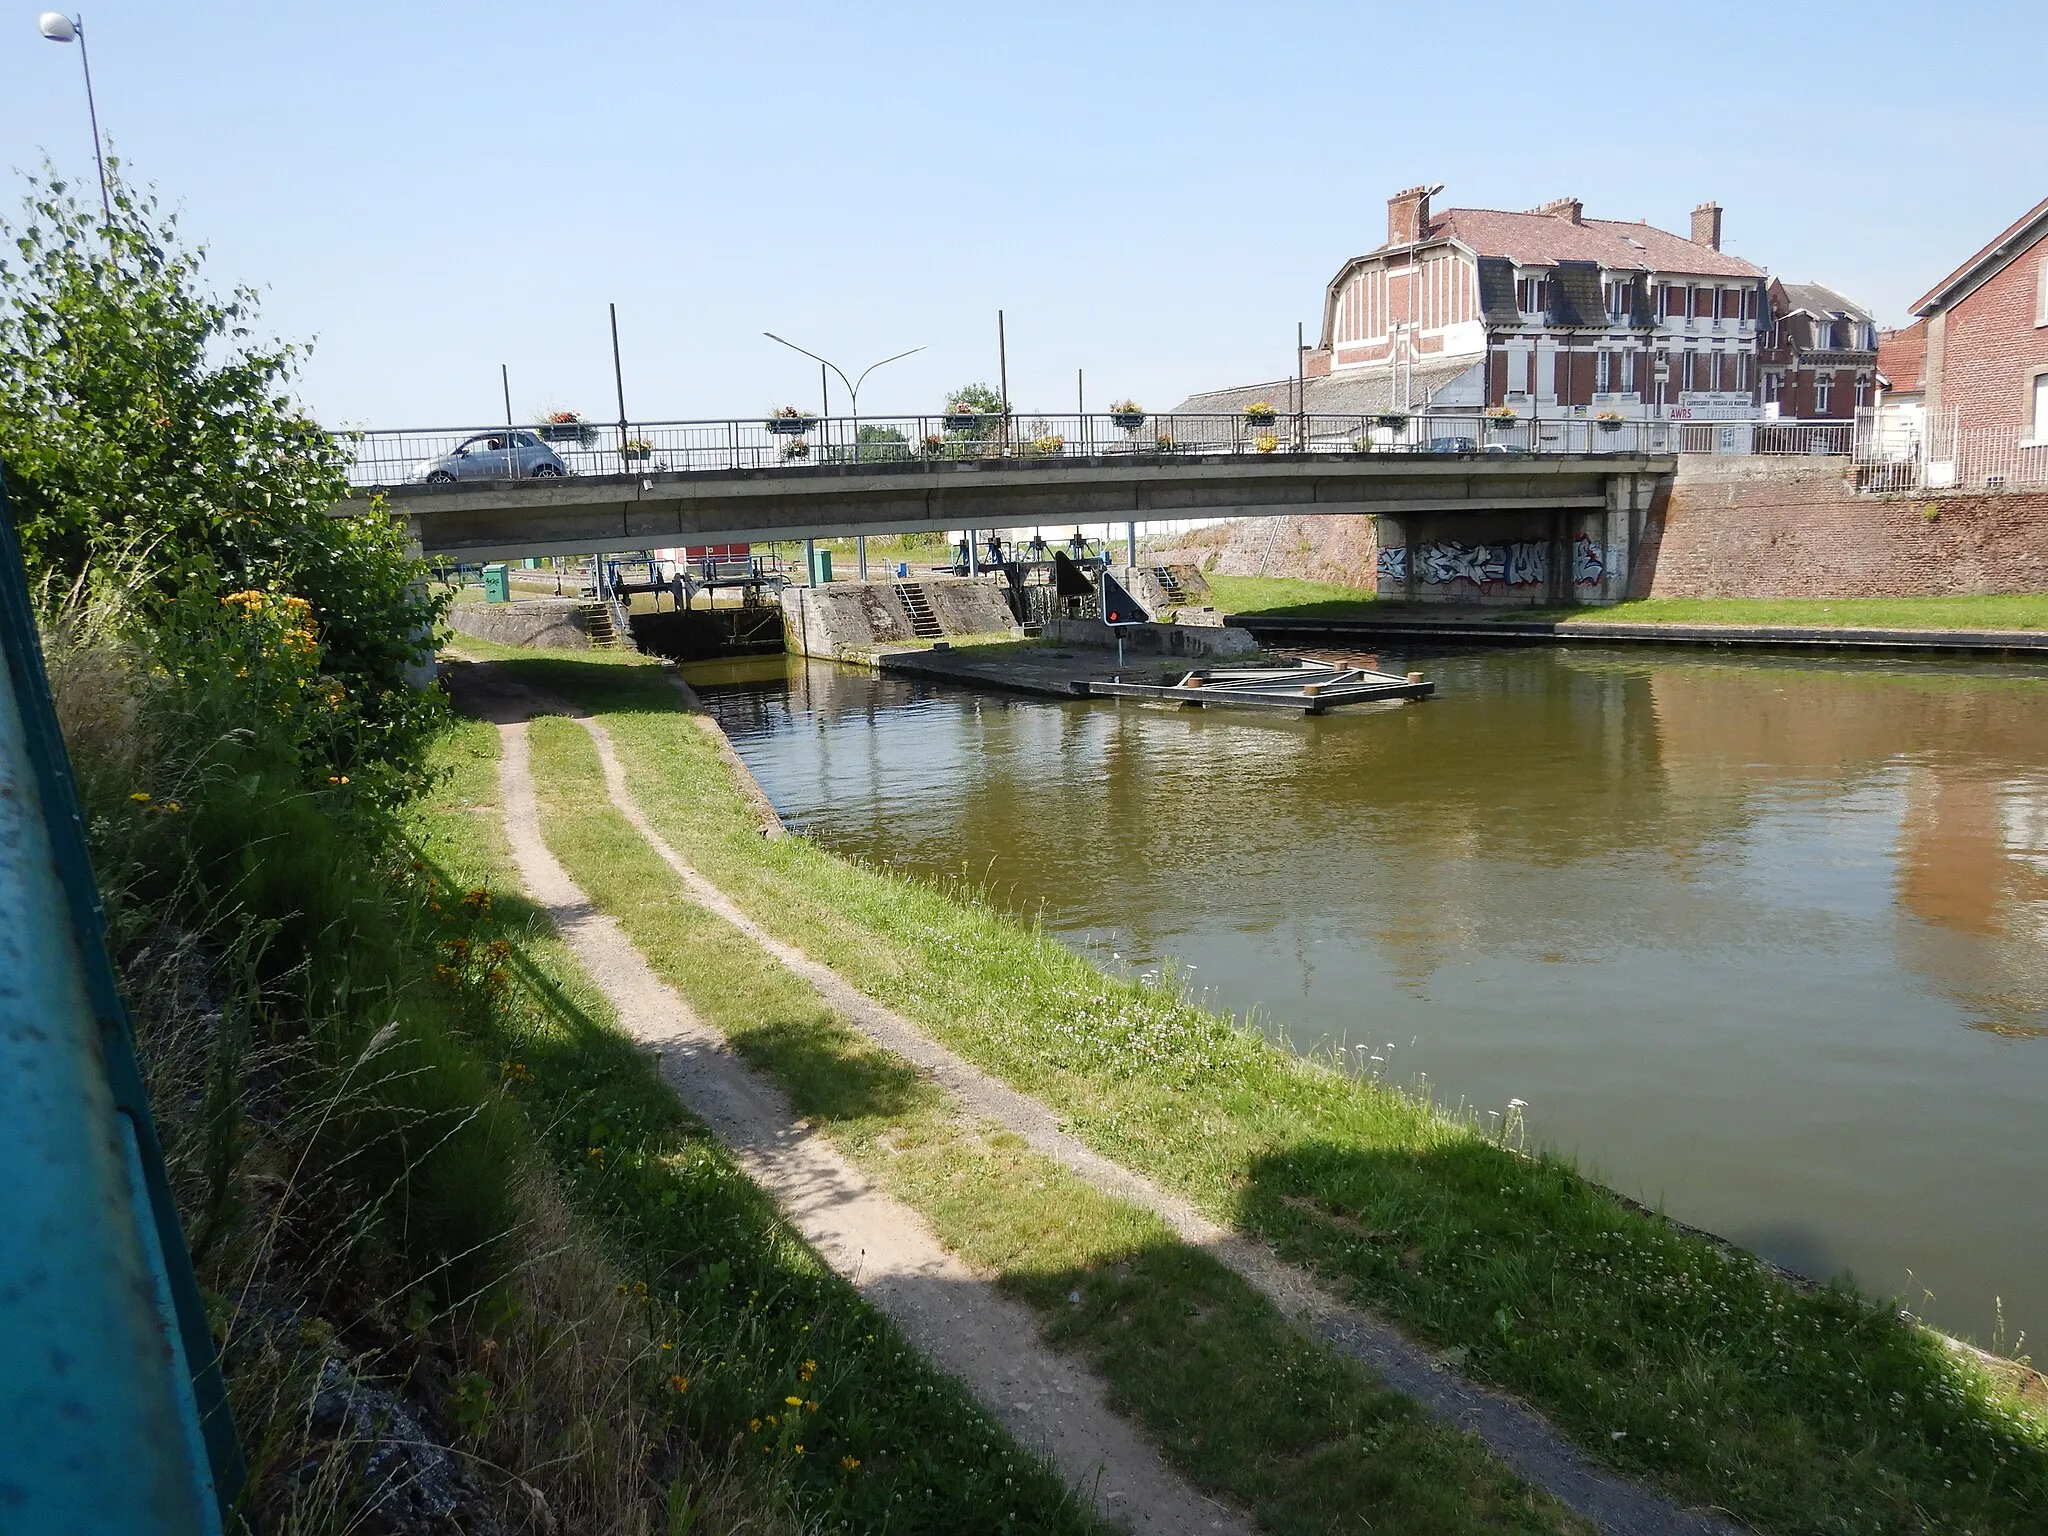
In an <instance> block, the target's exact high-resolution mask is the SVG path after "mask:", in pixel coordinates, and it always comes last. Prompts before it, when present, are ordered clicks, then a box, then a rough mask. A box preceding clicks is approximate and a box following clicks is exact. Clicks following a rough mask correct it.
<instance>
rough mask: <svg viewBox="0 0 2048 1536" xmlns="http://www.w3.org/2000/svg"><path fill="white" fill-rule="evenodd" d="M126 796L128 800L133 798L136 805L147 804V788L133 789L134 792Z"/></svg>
mask: <svg viewBox="0 0 2048 1536" xmlns="http://www.w3.org/2000/svg"><path fill="white" fill-rule="evenodd" d="M128 798H129V799H130V800H133V801H134V802H135V803H136V804H137V805H147V804H149V800H150V795H149V791H148V790H146V789H138V790H137V791H135V793H134V794H132V795H130V796H129V797H128Z"/></svg>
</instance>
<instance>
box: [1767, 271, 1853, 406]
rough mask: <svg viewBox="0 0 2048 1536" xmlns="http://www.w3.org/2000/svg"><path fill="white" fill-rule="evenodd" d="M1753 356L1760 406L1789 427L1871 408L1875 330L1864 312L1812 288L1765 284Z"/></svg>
mask: <svg viewBox="0 0 2048 1536" xmlns="http://www.w3.org/2000/svg"><path fill="white" fill-rule="evenodd" d="M1770 294H1771V324H1770V329H1769V330H1768V331H1766V332H1765V334H1764V338H1763V344H1762V347H1761V349H1760V352H1759V362H1758V366H1759V368H1760V369H1761V372H1762V395H1763V403H1764V405H1765V406H1766V407H1767V408H1768V407H1769V406H1772V405H1776V406H1777V408H1778V414H1779V415H1780V416H1782V417H1787V418H1789V419H1791V420H1794V421H1850V420H1854V419H1855V416H1856V413H1857V412H1858V411H1860V410H1863V409H1866V408H1867V407H1869V406H1870V405H1872V404H1874V403H1875V394H1876V386H1877V372H1878V368H1877V327H1876V325H1875V324H1874V323H1872V321H1871V318H1870V312H1869V311H1868V310H1866V309H1864V308H1863V307H1862V306H1861V305H1859V304H1855V303H1853V302H1851V301H1850V300H1848V299H1846V298H1844V297H1843V296H1842V295H1841V294H1839V293H1837V292H1835V291H1834V289H1832V288H1825V287H1822V286H1821V285H1820V284H1819V283H1785V282H1780V281H1778V280H1777V279H1776V278H1773V279H1772V280H1771V287H1770Z"/></svg>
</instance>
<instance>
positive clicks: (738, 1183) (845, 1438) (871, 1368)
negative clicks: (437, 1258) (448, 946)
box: [429, 868, 1103, 1536]
mask: <svg viewBox="0 0 2048 1536" xmlns="http://www.w3.org/2000/svg"><path fill="white" fill-rule="evenodd" d="M429 873H431V874H432V875H434V876H435V877H436V878H439V879H441V880H442V882H443V884H444V886H445V887H447V888H450V889H460V886H459V885H457V884H455V883H454V882H452V881H450V880H449V878H448V876H447V872H446V871H445V870H443V869H438V868H430V870H429ZM546 921H547V918H546V914H545V912H544V911H543V910H542V909H541V908H540V907H538V906H537V905H535V904H534V903H532V902H530V901H528V900H525V899H524V898H522V897H520V896H518V895H516V894H511V893H496V894H494V895H493V899H492V902H491V904H490V907H489V909H488V910H487V911H486V912H484V913H483V914H481V915H479V916H478V918H477V919H476V925H475V928H474V930H473V936H474V939H475V940H477V941H480V942H481V943H489V942H491V941H494V940H501V941H502V942H503V943H504V944H505V945H506V946H507V949H506V952H505V953H504V958H503V965H504V969H505V973H506V977H507V985H508V988H509V990H510V991H511V993H512V995H513V1002H514V1006H513V1008H511V1009H510V1010H492V1011H491V1012H489V1013H488V1014H486V1015H484V1016H483V1017H482V1018H480V1019H479V1020H477V1021H476V1022H475V1024H474V1028H475V1029H476V1031H477V1044H478V1045H479V1046H480V1047H482V1048H483V1049H484V1050H486V1051H488V1052H491V1053H493V1054H496V1055H498V1056H499V1057H500V1058H501V1059H502V1062H503V1074H502V1081H503V1084H504V1090H505V1092H506V1093H508V1094H509V1095H510V1096H512V1097H513V1098H515V1099H516V1100H517V1101H518V1102H519V1104H520V1106H521V1107H522V1109H523V1110H524V1111H525V1119H526V1121H527V1123H528V1124H530V1125H531V1126H532V1128H533V1135H534V1139H535V1141H536V1142H537V1143H538V1145H539V1147H540V1149H541V1150H542V1152H543V1154H544V1155H545V1156H546V1157H547V1158H548V1160H549V1161H550V1162H551V1163H552V1164H553V1165H554V1167H555V1168H556V1170H557V1171H558V1173H559V1174H560V1175H561V1177H562V1179H563V1182H564V1185H565V1187H566V1189H567V1191H568V1193H569V1196H570V1199H571V1202H572V1204H573V1205H574V1207H575V1208H576V1210H577V1211H578V1212H579V1214H580V1215H581V1217H582V1218H583V1219H584V1220H585V1221H587V1222H589V1223H590V1224H591V1226H592V1227H594V1228H595V1229H596V1230H597V1232H598V1233H599V1234H600V1236H601V1241H602V1242H603V1244H604V1246H605V1247H606V1248H607V1249H608V1250H610V1252H611V1253H612V1254H613V1255H615V1257H616V1259H617V1260H618V1262H619V1264H620V1267H621V1268H622V1270H623V1271H624V1272H625V1273H626V1274H628V1275H637V1276H639V1277H640V1280H639V1283H638V1284H637V1285H635V1286H633V1287H632V1294H634V1295H635V1296H637V1297H638V1298H639V1299H640V1300H641V1302H642V1303H643V1304H644V1305H645V1306H646V1308H647V1325H648V1329H649V1332H650V1334H651V1335H652V1337H653V1338H654V1339H655V1340H656V1345H655V1348H656V1355H655V1357H654V1358H651V1359H649V1360H647V1361H645V1362H644V1369H645V1370H646V1372H647V1375H648V1382H647V1390H648V1391H649V1392H650V1394H651V1395H652V1396H654V1397H655V1398H656V1399H657V1400H659V1401H661V1402H663V1403H665V1404H666V1405H667V1409H668V1411H669V1412H670V1414H672V1415H673V1418H674V1420H675V1422H677V1423H678V1424H679V1425H682V1426H684V1427H685V1428H686V1429H687V1430H688V1431H689V1432H690V1433H691V1434H692V1435H693V1436H694V1437H695V1438H697V1439H698V1440H699V1442H700V1443H702V1444H704V1445H707V1446H722V1447H727V1448H729V1449H730V1451H731V1452H732V1454H734V1455H735V1456H740V1455H744V1456H746V1457H748V1458H749V1459H752V1460H756V1461H757V1462H767V1463H769V1464H770V1465H772V1466H773V1467H774V1468H775V1471H776V1473H777V1474H778V1475H780V1476H783V1477H786V1478H787V1479H788V1481H789V1484H790V1486H791V1487H792V1488H793V1489H794V1490H795V1492H796V1494H797V1498H798V1502H799V1505H800V1507H801V1509H802V1510H803V1512H804V1513H805V1514H806V1516H808V1517H813V1518H814V1519H815V1522H816V1523H817V1525H818V1526H819V1528H821V1529H822V1528H833V1529H842V1528H843V1529H851V1530H884V1529H886V1530H889V1531H900V1532H905V1533H908V1532H923V1533H930V1536H941V1533H951V1532H955V1531H962V1530H974V1531H983V1530H986V1531H992V1532H1018V1533H1022V1532H1035V1531H1041V1530H1044V1531H1053V1532H1072V1533H1076V1536H1081V1533H1091V1536H1092V1533H1100V1532H1101V1531H1102V1530H1103V1527H1102V1526H1101V1525H1100V1523H1099V1522H1098V1521H1097V1520H1096V1519H1095V1518H1094V1516H1093V1515H1092V1513H1091V1512H1090V1511H1089V1509H1088V1508H1087V1505H1086V1501H1085V1500H1083V1499H1082V1498H1080V1497H1079V1496H1078V1495H1077V1494H1076V1493H1075V1492H1074V1491H1073V1490H1071V1489H1067V1488H1065V1487H1063V1486H1062V1485H1061V1482H1060V1480H1059V1478H1058V1477H1057V1476H1056V1475H1055V1474H1054V1473H1053V1472H1052V1471H1051V1470H1049V1469H1048V1468H1047V1467H1046V1466H1045V1465H1043V1464H1042V1463H1041V1462H1039V1461H1038V1460H1036V1459H1035V1458H1033V1457H1032V1456H1030V1455H1029V1454H1027V1453H1024V1452H1022V1451H1020V1450H1019V1449H1018V1448H1017V1447H1016V1446H1014V1445H1013V1444H1012V1443H1011V1442H1010V1441H1009V1439H1008V1438H1007V1436H1005V1435H1004V1433H1003V1432H1002V1431H1001V1430H1000V1429H998V1428H997V1427H996V1426H995V1425H994V1424H993V1422H992V1421H990V1420H989V1418H988V1417H987V1416H986V1415H985V1414H984V1413H983V1412H982V1410H981V1409H980V1408H979V1407H977V1406H976V1405H975V1404H974V1403H973V1402H972V1401H971V1400H970V1399H969V1398H968V1397H967V1396H966V1394H965V1392H964V1391H963V1390H962V1389H961V1388H960V1386H959V1385H958V1383H956V1382H954V1381H952V1380H951V1379H950V1378H948V1377H945V1376H942V1375H940V1374H938V1373H937V1372H935V1371H934V1370H933V1369H932V1368H931V1367H930V1366H929V1365H927V1364H926V1363H925V1361H924V1360H923V1358H922V1357H921V1356H920V1355H918V1354H917V1352H916V1351H915V1350H913V1349H912V1348H910V1346H909V1345H908V1344H906V1343H905V1342H904V1340H903V1339H902V1338H901V1337H900V1336H899V1335H898V1333H897V1332H896V1330H895V1328H894V1327H893V1326H892V1325H891V1324H890V1323H889V1322H888V1321H887V1320H886V1319H885V1318H884V1317H883V1316H882V1315H881V1314H880V1313H878V1312H876V1311H875V1310H874V1309H873V1308H872V1307H870V1306H869V1305H868V1304H867V1303H866V1302H864V1301H863V1300H862V1299H861V1298H860V1296H859V1295H858V1293H856V1292H855V1291H854V1290H853V1288H852V1287H851V1286H849V1285H848V1284H846V1283H845V1282H844V1281H842V1280H841V1279H839V1278H838V1277H837V1276H836V1275H834V1274H832V1273H831V1271H829V1270H828V1269H826V1268H825V1267H824V1265H823V1264H822V1263H820V1262H819V1260H818V1259H817V1258H816V1256H815V1255H814V1254H812V1253H811V1252H810V1250H809V1249H808V1248H806V1247H805V1246H804V1245H803V1243H802V1242H801V1241H800V1240H799V1239H798V1238H797V1237H796V1236H795V1235H794V1234H793V1233H792V1232H791V1231H790V1229H789V1228H788V1227H787V1226H786V1224H785V1223H784V1222H783V1220H782V1217H781V1215H780V1214H779V1212H778V1211H777V1210H776V1208H775V1206H774V1203H773V1202H772V1201H771V1200H770V1199H769V1198H768V1196H767V1195H766V1194H765V1193H763V1192H762V1191H761V1190H760V1189H759V1188H758V1187H757V1186H756V1185H755V1184H753V1183H752V1181H750V1180H749V1179H747V1178H746V1177H745V1176H744V1175H743V1174H741V1173H740V1171H739V1170H738V1168H737V1166H736V1165H735V1164H734V1162H733V1160H732V1158H731V1156H730V1154H729V1153H727V1152H726V1151H725V1149H724V1148H722V1147H721V1146H720V1145H719V1144H718V1143H717V1141H716V1140H715V1138H713V1137H712V1135H711V1134H710V1132H709V1131H708V1130H706V1129H705V1128H704V1127H703V1126H702V1125H701V1124H700V1123H698V1122H697V1121H696V1120H695V1119H694V1118H693V1117H692V1116H691V1115H689V1114H688V1113H687V1112H686V1111H685V1110H684V1108H683V1106H682V1105H681V1103H680V1102H679V1101H678V1100H677V1099H676V1097H675V1095H674V1094H673V1093H672V1092H671V1091H670V1090H669V1089H668V1087H667V1086H666V1085H665V1084H664V1083H663V1082H662V1081H661V1080H660V1078H659V1076H658V1075H657V1072H656V1069H655V1066H654V1063H653V1062H652V1061H651V1060H650V1059H649V1058H648V1057H647V1056H646V1055H645V1054H644V1053H643V1052H642V1051H641V1050H640V1048H639V1047H638V1046H637V1045H636V1044H635V1043H634V1041H633V1040H631V1039H630V1038H629V1037H628V1036H626V1035H624V1034H622V1033H620V1032H619V1031H618V1030H617V1029H615V1028H613V1027H612V1026H611V1025H610V1024H609V1023H608V1022H606V1021H605V1020H603V1019H600V1018H598V1017H596V1016H594V1015H593V1014H592V1013H590V1012H589V1011H588V1010H587V1009H586V1008H584V1007H583V1006H582V1005H581V1004H579V1003H578V1002H577V1001H576V999H575V998H574V997H573V996H571V995H570V994H569V993H568V992H566V991H565V990H564V989H563V988H562V987H561V986H560V985H559V984H558V983H557V982H556V980H555V979H554V977H553V976H552V975H551V974H550V973H549V970H548V968H547V967H546V965H545V964H543V963H542V962H541V961H540V960H538V959H536V958H535V956H534V955H533V954H532V953H531V952H530V951H529V948H528V945H529V944H530V943H531V942H532V940H533V938H534V936H535V935H536V934H537V933H540V932H545V931H546V930H545V928H543V927H541V926H540V925H543V924H545V923H546ZM508 1018H509V1019H510V1020H511V1022H508V1021H507V1020H508ZM876 1091H877V1092H883V1093H886V1092H887V1091H888V1090H887V1088H886V1087H884V1088H881V1089H878V1090H876ZM585 1454H588V1453H587V1452H586V1453H585ZM807 1528H808V1523H807Z"/></svg>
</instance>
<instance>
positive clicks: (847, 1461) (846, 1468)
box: [839, 1456, 860, 1472]
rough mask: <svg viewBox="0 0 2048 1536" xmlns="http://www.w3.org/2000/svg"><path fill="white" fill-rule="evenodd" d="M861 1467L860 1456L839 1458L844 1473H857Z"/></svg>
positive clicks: (840, 1467)
mask: <svg viewBox="0 0 2048 1536" xmlns="http://www.w3.org/2000/svg"><path fill="white" fill-rule="evenodd" d="M859 1466H860V1458H859V1457H858V1456H842V1457H840V1458H839V1470H840V1471H842V1472H852V1471H855V1470H857V1469H858V1468H859Z"/></svg>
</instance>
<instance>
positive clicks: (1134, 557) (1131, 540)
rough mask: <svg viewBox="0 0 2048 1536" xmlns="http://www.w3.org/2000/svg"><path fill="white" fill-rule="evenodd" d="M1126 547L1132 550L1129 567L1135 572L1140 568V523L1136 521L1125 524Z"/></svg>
mask: <svg viewBox="0 0 2048 1536" xmlns="http://www.w3.org/2000/svg"><path fill="white" fill-rule="evenodd" d="M1124 547H1125V548H1126V549H1128V550H1129V551H1130V552H1131V561H1130V566H1129V569H1130V570H1132V571H1133V572H1135V571H1136V570H1137V569H1138V525H1137V524H1136V523H1135V522H1129V523H1125V524H1124Z"/></svg>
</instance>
